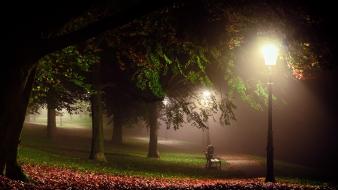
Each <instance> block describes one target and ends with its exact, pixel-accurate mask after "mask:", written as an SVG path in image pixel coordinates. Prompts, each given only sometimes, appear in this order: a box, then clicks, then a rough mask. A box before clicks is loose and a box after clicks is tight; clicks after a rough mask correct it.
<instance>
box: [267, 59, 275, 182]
mask: <svg viewBox="0 0 338 190" xmlns="http://www.w3.org/2000/svg"><path fill="white" fill-rule="evenodd" d="M268 69H269V79H268V91H269V97H268V98H269V105H268V136H267V147H266V178H265V181H266V182H275V175H274V165H273V160H274V156H273V132H272V81H271V69H272V68H271V66H269V68H268Z"/></svg>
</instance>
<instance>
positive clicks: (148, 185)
mask: <svg viewBox="0 0 338 190" xmlns="http://www.w3.org/2000/svg"><path fill="white" fill-rule="evenodd" d="M23 168H24V170H25V172H26V173H27V174H28V175H29V176H30V178H31V179H32V180H33V181H34V182H32V183H23V182H20V181H12V180H9V179H7V178H5V177H2V176H0V189H234V190H235V189H246V190H249V189H256V190H259V189H299V190H301V189H328V190H330V189H332V190H333V189H334V188H333V187H329V186H310V185H300V184H289V183H265V182H264V179H263V178H252V179H222V180H217V179H187V178H185V179H184V178H153V177H135V176H116V175H115V176H113V175H107V174H98V173H93V172H79V171H74V170H70V169H62V168H55V167H46V166H38V165H24V166H23Z"/></svg>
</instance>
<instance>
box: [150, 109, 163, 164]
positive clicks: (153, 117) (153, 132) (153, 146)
mask: <svg viewBox="0 0 338 190" xmlns="http://www.w3.org/2000/svg"><path fill="white" fill-rule="evenodd" d="M148 109H149V110H148V111H149V114H148V125H149V129H150V134H149V146H148V157H149V158H159V157H160V153H159V152H158V148H157V131H158V122H157V118H158V110H157V104H156V103H154V102H153V103H150V104H149V106H148Z"/></svg>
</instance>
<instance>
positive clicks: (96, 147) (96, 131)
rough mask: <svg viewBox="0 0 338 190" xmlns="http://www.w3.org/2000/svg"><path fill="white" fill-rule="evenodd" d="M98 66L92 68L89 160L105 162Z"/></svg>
mask: <svg viewBox="0 0 338 190" xmlns="http://www.w3.org/2000/svg"><path fill="white" fill-rule="evenodd" d="M99 71H100V64H99V63H98V64H96V65H94V68H93V76H92V77H93V78H92V80H93V88H94V90H95V93H93V94H92V95H91V98H90V101H91V109H92V144H91V151H90V155H89V159H92V160H96V161H101V162H105V161H106V156H105V155H104V135H103V109H102V108H103V106H102V99H101V89H100V77H99V76H100V72H99Z"/></svg>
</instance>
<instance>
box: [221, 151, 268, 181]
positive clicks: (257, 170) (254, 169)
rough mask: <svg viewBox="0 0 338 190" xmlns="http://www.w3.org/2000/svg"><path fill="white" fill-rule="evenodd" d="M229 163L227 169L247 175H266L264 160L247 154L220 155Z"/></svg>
mask: <svg viewBox="0 0 338 190" xmlns="http://www.w3.org/2000/svg"><path fill="white" fill-rule="evenodd" d="M219 157H220V158H221V159H222V160H225V161H226V162H227V163H228V164H229V165H228V166H227V169H229V170H231V171H232V170H234V171H238V172H240V173H242V174H243V175H245V176H246V177H263V176H264V175H265V166H264V164H263V163H262V162H260V161H258V160H257V159H255V158H253V157H250V156H247V155H233V154H231V155H230V154H225V155H219Z"/></svg>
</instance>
